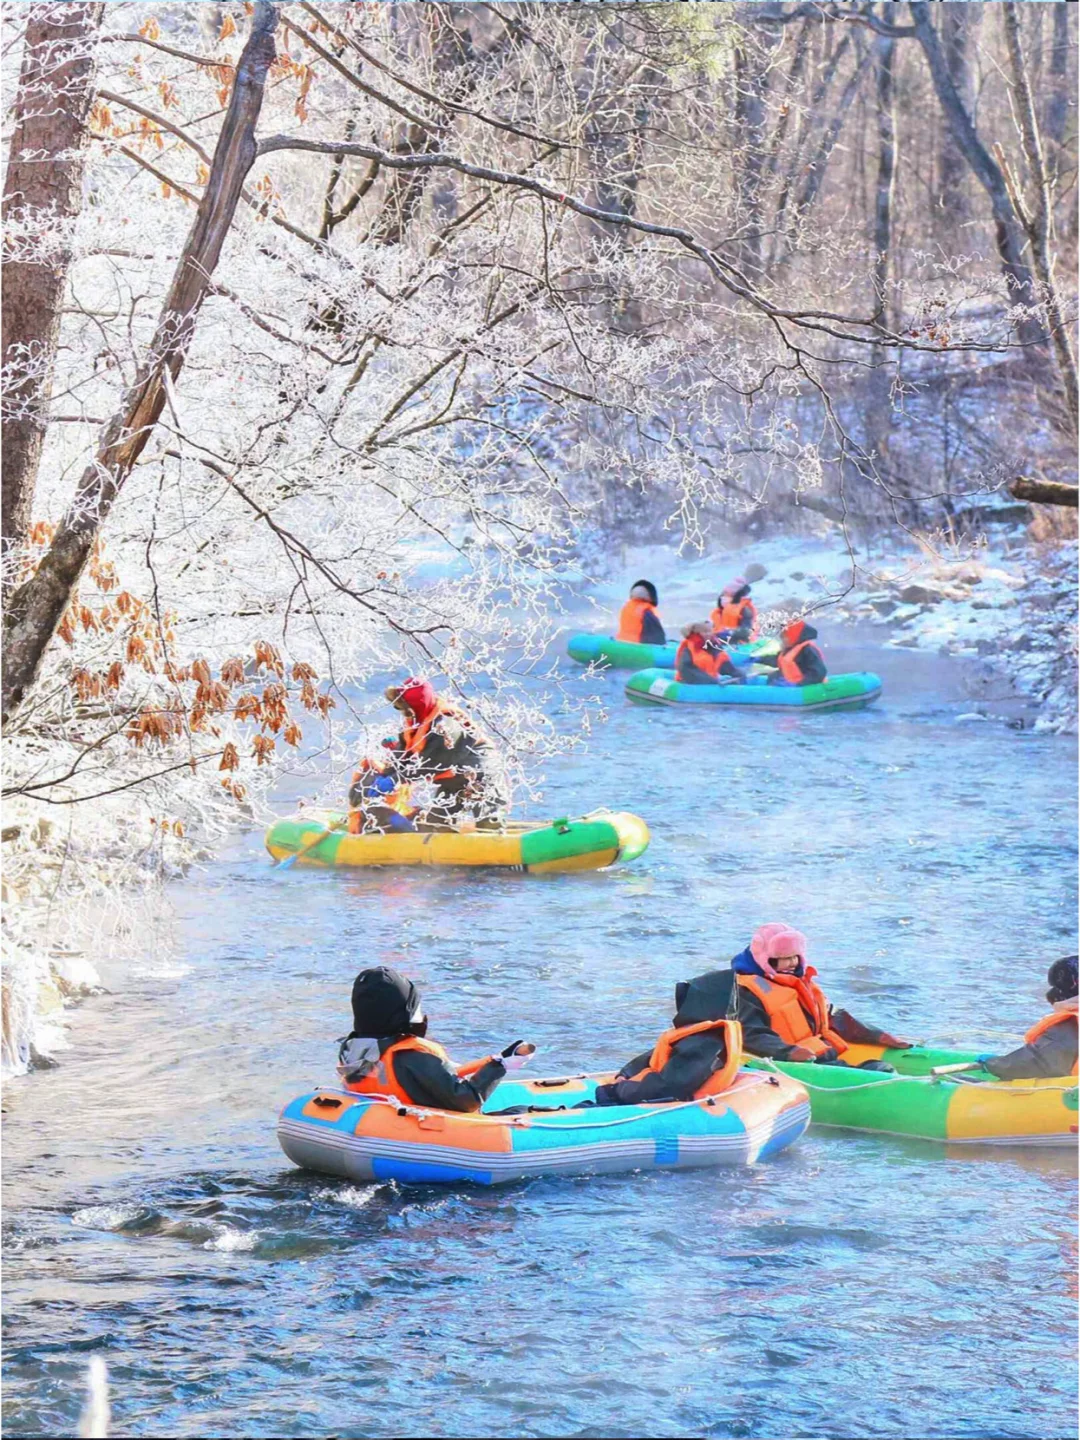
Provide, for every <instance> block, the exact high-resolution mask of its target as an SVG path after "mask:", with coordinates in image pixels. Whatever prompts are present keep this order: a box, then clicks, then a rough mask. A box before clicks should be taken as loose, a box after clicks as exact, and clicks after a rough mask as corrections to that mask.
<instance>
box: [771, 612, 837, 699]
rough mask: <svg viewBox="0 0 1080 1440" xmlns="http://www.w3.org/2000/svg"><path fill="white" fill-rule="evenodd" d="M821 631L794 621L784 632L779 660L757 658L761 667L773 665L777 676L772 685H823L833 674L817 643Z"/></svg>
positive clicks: (781, 633)
mask: <svg viewBox="0 0 1080 1440" xmlns="http://www.w3.org/2000/svg"><path fill="white" fill-rule="evenodd" d="M817 633H818V632H817V631H816V630H815V629H814V627H813V625H808V624H807V623H806V621H805V620H793V621H792V622H791V624H790V625H785V626H784V628H783V630H781V632H780V644H781V647H782V648H781V650H780V653H779V655H777V657H776V659H775V660H770V659H768V658H767V657H766V656H764V655H759V656H757V657H756V659H757V661H758V663H759V664H761V665H769V666H773V667H775V669H776V674H775V675H770V676H769V684H770V685H820V684H821V682H822V680H824V679H825V678H826V677H827V676H828V673H829V670H828V667H827V666H826V664H825V656H824V655H823V654H822V653H821V651H820V649H819V648H818V647H817V645H815V644H814V641H815V640H816V639H817Z"/></svg>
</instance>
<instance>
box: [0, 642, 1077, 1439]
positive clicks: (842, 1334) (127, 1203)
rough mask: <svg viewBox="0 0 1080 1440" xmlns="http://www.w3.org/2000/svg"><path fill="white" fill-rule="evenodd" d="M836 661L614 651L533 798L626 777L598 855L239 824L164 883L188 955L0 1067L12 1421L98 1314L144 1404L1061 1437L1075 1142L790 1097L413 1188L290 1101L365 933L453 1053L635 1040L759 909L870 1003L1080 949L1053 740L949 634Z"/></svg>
mask: <svg viewBox="0 0 1080 1440" xmlns="http://www.w3.org/2000/svg"><path fill="white" fill-rule="evenodd" d="M845 660H846V661H847V665H845V664H844V662H845ZM832 661H833V665H834V667H835V668H838V669H839V668H851V666H852V664H853V663H857V664H859V665H868V666H870V667H871V668H876V669H879V670H880V671H881V672H882V673H883V674H884V675H885V679H886V686H887V688H886V692H885V698H884V703H882V704H880V705H879V706H877V707H875V708H873V709H871V710H868V711H866V712H863V713H859V714H850V715H835V716H833V715H828V716H812V715H811V716H803V717H798V716H793V717H787V716H782V715H750V714H745V713H743V714H737V715H735V714H732V715H728V714H725V713H722V712H721V713H705V714H702V713H701V712H689V713H687V712H681V711H679V712H677V711H669V710H663V711H654V710H647V709H641V708H636V707H632V706H630V705H628V704H625V703H624V702H623V701H622V698H621V684H622V678H624V677H620V676H611V677H609V678H607V679H605V680H604V681H602V682H601V688H602V689H603V690H604V691H605V692H606V693H607V694H608V696H609V698H610V700H611V704H612V713H611V717H610V719H609V721H608V722H607V723H606V724H605V725H603V726H602V727H600V728H598V729H597V730H596V732H595V733H594V736H593V740H592V746H591V749H590V751H589V753H588V755H587V756H585V755H582V756H575V757H572V758H570V759H568V760H566V761H563V762H559V763H558V764H552V765H551V766H550V767H549V768H550V772H551V773H550V776H549V786H548V799H547V801H546V802H545V805H544V809H545V811H547V813H549V814H552V815H554V814H559V813H564V812H567V811H569V812H570V813H580V812H581V811H582V810H585V809H589V808H592V807H594V806H596V805H599V804H603V803H608V804H612V805H614V806H624V807H625V808H632V809H634V810H637V811H638V812H640V813H641V814H642V815H644V816H645V817H646V818H647V819H648V821H649V823H650V825H651V827H652V832H653V843H652V846H651V848H650V849H649V851H648V852H647V853H646V855H645V856H644V857H643V858H642V860H640V861H639V862H637V863H636V864H635V865H633V866H630V867H628V868H626V869H622V870H616V871H612V872H610V873H607V874H595V875H581V876H572V875H571V876H563V877H559V876H553V877H548V878H546V879H543V878H539V877H536V878H533V877H526V876H499V875H492V874H488V875H484V874H467V873H454V872H442V873H439V872H430V873H407V872H389V871H388V872H385V873H379V872H369V873H363V872H354V873H352V874H349V873H348V872H338V873H331V872H326V873H319V872H305V871H297V870H295V869H294V870H292V871H291V872H286V873H285V874H284V875H279V874H276V873H273V872H272V871H271V870H270V868H269V867H268V864H267V862H266V857H265V854H264V852H263V851H262V850H261V843H260V837H259V836H258V835H250V836H247V837H242V838H241V839H239V840H238V841H237V842H236V844H235V845H234V847H233V848H232V849H231V850H230V852H229V853H227V854H226V855H224V856H223V857H222V859H221V860H220V862H218V863H216V864H215V865H213V866H211V867H210V868H209V869H208V870H206V871H205V872H203V873H201V874H199V875H195V876H193V877H191V878H190V879H189V880H188V881H186V882H185V883H184V884H182V885H180V886H177V887H176V889H175V894H174V901H175V905H176V909H177V918H176V920H175V928H176V930H177V933H178V938H179V951H180V959H179V961H176V960H173V961H170V962H167V963H166V962H159V963H157V964H156V965H155V964H147V965H142V966H140V967H137V968H135V969H134V971H133V969H132V966H131V964H130V960H129V957H127V956H122V955H118V956H117V957H116V966H115V970H114V972H113V973H112V974H111V976H110V977H109V979H110V983H111V986H112V989H113V991H114V993H113V994H112V995H109V996H107V997H101V998H99V999H96V1000H92V1001H90V1002H88V1003H87V1004H86V1005H85V1006H84V1007H83V1008H82V1009H81V1010H80V1011H79V1013H78V1015H77V1017H76V1021H75V1026H74V1034H73V1039H74V1042H75V1047H76V1048H75V1049H74V1051H73V1052H72V1054H71V1055H70V1056H69V1058H67V1059H66V1060H65V1063H64V1064H63V1066H62V1067H61V1068H59V1069H57V1070H54V1071H50V1072H45V1073H41V1074H38V1075H35V1076H34V1077H32V1078H31V1079H30V1080H28V1081H25V1082H19V1083H18V1084H15V1085H12V1086H9V1087H8V1094H7V1099H6V1106H7V1117H6V1127H5V1137H4V1140H5V1144H4V1186H5V1207H6V1208H5V1216H6V1233H5V1292H4V1310H5V1350H6V1361H5V1381H6V1383H5V1387H4V1410H5V1416H6V1423H5V1430H6V1433H7V1434H8V1435H64V1434H70V1433H71V1430H72V1426H73V1423H74V1420H75V1417H76V1415H77V1413H78V1409H79V1405H80V1401H81V1396H80V1387H81V1384H82V1375H83V1371H84V1368H85V1360H86V1356H87V1355H88V1354H89V1353H90V1352H93V1351H100V1352H101V1353H102V1354H104V1355H105V1357H106V1358H107V1360H108V1362H109V1369H110V1376H111V1381H112V1387H113V1402H114V1414H115V1424H116V1430H117V1433H123V1434H133V1435H151V1436H165V1435H178V1436H196V1435H206V1434H210V1435H224V1436H274V1435H304V1436H307V1435H311V1436H325V1435H337V1436H346V1437H349V1436H391V1435H409V1434H413V1435H416V1434H419V1435H436V1436H438V1435H446V1436H468V1435H476V1434H496V1435H500V1434H503V1435H505V1434H514V1435H540V1436H544V1435H605V1436H621V1435H626V1436H636V1435H656V1436H680V1435H687V1434H701V1435H709V1436H714V1435H715V1436H753V1437H771V1436H778V1435H806V1436H837V1435H840V1436H842V1435H860V1434H862V1435H866V1434H875V1435H888V1436H910V1435H926V1436H942V1437H945V1436H963V1437H966V1436H1037V1437H1052V1436H1059V1435H1066V1434H1073V1433H1075V1428H1076V1371H1075V1359H1074V1340H1075V1300H1074V1294H1075V1285H1074V1282H1073V1277H1074V1274H1075V1267H1076V1260H1077V1256H1076V1230H1075V1189H1076V1178H1075V1177H1076V1169H1075V1159H1074V1157H1072V1156H1071V1155H1068V1154H1063V1153H1060V1152H1055V1153H1043V1154H1035V1153H1031V1154H1023V1153H1011V1154H1010V1153H993V1152H987V1151H974V1150H968V1151H965V1150H962V1149H953V1150H949V1151H945V1150H942V1149H941V1148H940V1147H935V1146H931V1145H929V1144H921V1143H917V1142H902V1141H898V1140H889V1139H885V1138H882V1139H877V1138H874V1137H870V1136H857V1135H851V1136H844V1135H839V1134H834V1133H830V1132H827V1131H814V1130H811V1131H810V1132H808V1134H807V1135H806V1136H805V1137H804V1139H803V1140H802V1141H801V1142H800V1143H799V1144H798V1145H796V1146H795V1147H793V1148H791V1149H789V1150H788V1151H786V1152H785V1153H784V1154H782V1155H781V1156H779V1157H777V1158H776V1159H774V1160H772V1161H769V1162H766V1163H763V1164H761V1165H759V1166H757V1167H754V1168H750V1169H745V1170H741V1171H723V1170H715V1171H697V1172H682V1173H673V1172H657V1173H649V1174H629V1175H620V1176H606V1177H603V1178H599V1179H593V1180H589V1179H572V1180H571V1179H544V1180H537V1181H533V1182H530V1183H524V1184H518V1185H514V1186H510V1187H507V1188H504V1189H496V1190H483V1189H480V1188H469V1187H460V1188H457V1189H441V1188H438V1187H434V1186H433V1187H418V1188H410V1189H399V1188H398V1187H396V1186H394V1185H392V1184H380V1185H372V1186H356V1185H349V1184H346V1183H344V1182H332V1181H329V1180H327V1179H326V1178H320V1177H317V1176H311V1175H306V1174H302V1173H300V1172H298V1171H296V1170H294V1169H292V1168H291V1167H290V1166H289V1165H288V1163H287V1162H286V1161H285V1160H284V1157H283V1156H282V1155H281V1153H280V1151H279V1150H278V1147H277V1144H276V1141H275V1139H274V1120H275V1116H276V1112H277V1109H278V1108H279V1107H280V1105H281V1104H282V1103H284V1101H286V1100H287V1099H289V1098H290V1097H291V1096H293V1095H294V1094H297V1093H299V1092H300V1091H301V1090H302V1089H303V1088H305V1087H308V1086H310V1085H311V1084H312V1083H314V1082H317V1081H321V1080H326V1079H329V1078H330V1077H331V1075H332V1065H333V1061H334V1058H335V1057H334V1048H335V1047H334V1045H333V1041H334V1038H335V1037H337V1036H339V1035H341V1034H343V1033H344V1031H345V1030H347V1029H348V1026H349V1020H348V1008H349V1007H348V996H349V988H350V984H351V980H352V976H353V974H354V973H355V971H356V970H357V969H359V968H361V967H362V966H364V965H370V964H375V963H386V964H392V965H395V966H398V967H399V968H402V969H404V970H406V971H407V972H408V973H409V974H410V975H411V976H412V977H413V978H414V979H415V980H416V981H417V983H418V984H419V985H420V987H421V989H422V991H423V993H424V995H425V998H426V1000H427V1005H428V1010H429V1013H430V1014H431V1016H432V1030H433V1034H435V1035H436V1036H437V1037H438V1038H439V1039H441V1040H443V1041H444V1042H445V1043H446V1044H447V1045H448V1046H449V1048H450V1049H451V1052H452V1053H453V1054H454V1055H455V1056H457V1057H458V1058H460V1059H465V1058H468V1057H470V1056H472V1055H473V1054H474V1053H484V1052H486V1051H487V1050H488V1049H490V1048H491V1046H492V1045H494V1044H498V1045H502V1044H505V1043H507V1042H509V1041H510V1040H513V1039H516V1038H518V1037H519V1036H521V1035H524V1036H527V1037H529V1038H530V1039H532V1040H534V1041H536V1042H537V1044H538V1045H540V1046H541V1047H542V1049H543V1052H544V1053H543V1056H542V1069H543V1071H545V1072H547V1073H551V1074H554V1073H558V1072H560V1071H563V1070H570V1069H576V1068H579V1067H582V1066H585V1067H589V1068H602V1067H604V1066H606V1065H610V1064H618V1063H621V1062H622V1061H623V1060H624V1059H627V1058H629V1056H631V1055H632V1054H634V1053H636V1052H637V1051H639V1050H640V1049H642V1048H643V1047H644V1045H645V1044H646V1043H648V1042H650V1041H651V1040H652V1039H653V1038H655V1036H656V1035H657V1034H659V1032H660V1031H661V1030H662V1029H664V1028H665V1027H666V1025H667V1023H668V1021H669V1017H670V1015H671V1012H672V992H673V986H674V984H675V982H676V981H677V980H679V979H680V978H683V977H685V976H688V975H691V974H694V973H697V972H698V971H700V970H702V969H704V968H706V967H708V966H710V965H712V964H714V963H716V962H720V961H724V960H726V959H727V958H728V957H730V956H731V955H732V954H733V953H734V952H735V951H736V950H737V949H739V948H741V947H742V946H743V945H744V944H745V943H746V940H747V938H748V935H749V932H750V931H751V930H752V928H753V927H754V926H755V925H756V924H758V923H760V922H762V921H764V920H769V919H784V920H787V921H789V922H791V923H794V924H797V925H799V926H800V927H801V928H802V929H803V930H805V931H806V932H807V934H808V935H809V936H810V939H811V944H812V951H813V953H812V958H813V959H814V961H815V963H816V964H817V965H818V968H819V970H820V971H821V976H822V980H823V982H824V984H825V987H826V989H827V992H828V993H829V995H830V996H831V997H832V998H834V999H835V1000H837V1001H839V1002H844V1003H846V1004H848V1005H850V1008H852V1009H853V1010H854V1011H855V1013H856V1014H858V1015H860V1016H866V1017H868V1018H871V1019H874V1020H878V1021H880V1022H882V1023H884V1024H888V1025H889V1026H890V1027H891V1028H895V1029H897V1030H900V1031H906V1032H908V1033H915V1034H917V1035H919V1036H921V1037H924V1038H927V1039H931V1038H932V1039H935V1040H938V1041H941V1042H946V1043H947V1042H961V1041H966V1042H977V1043H979V1044H985V1045H986V1046H987V1047H996V1046H1001V1047H1004V1046H1006V1045H1008V1044H1010V1043H1012V1042H1014V1040H1015V1038H1016V1037H1017V1036H1018V1035H1019V1034H1020V1033H1021V1032H1022V1031H1023V1030H1024V1029H1025V1028H1026V1027H1027V1026H1029V1025H1030V1024H1031V1023H1033V1021H1034V1020H1035V1019H1036V1018H1038V1017H1039V1016H1040V1015H1041V1014H1042V1013H1043V1009H1044V1006H1043V1004H1042V990H1043V988H1044V987H1043V984H1042V983H1041V982H1042V979H1043V973H1044V971H1045V966H1046V964H1047V962H1048V961H1049V960H1050V959H1053V958H1054V957H1055V956H1057V955H1058V954H1061V953H1064V952H1065V951H1067V950H1069V949H1072V948H1075V947H1074V937H1073V933H1072V932H1073V924H1074V919H1075V911H1076V896H1075V885H1074V878H1075V873H1076V867H1075V807H1076V794H1075V788H1076V787H1075V776H1076V757H1075V747H1074V743H1073V742H1072V741H1071V740H1063V739H1056V738H1037V737H1032V736H1030V735H1025V734H1017V733H1015V732H1011V731H1009V730H1007V729H1005V728H1004V727H1001V726H998V725H993V724H981V725H980V724H971V725H966V724H960V723H957V716H958V715H959V714H960V713H962V712H963V711H964V709H965V708H966V706H965V705H964V703H963V702H962V700H960V699H959V697H958V696H957V695H956V692H955V690H953V691H952V692H951V695H952V697H953V698H949V696H950V691H949V690H948V686H949V685H950V684H952V685H955V676H954V674H953V673H951V672H949V671H948V670H946V669H945V667H943V666H942V664H941V662H939V661H937V660H932V659H927V658H926V657H920V656H912V655H907V654H899V655H898V654H894V653H885V654H883V653H877V652H873V653H872V652H856V651H854V650H851V651H849V652H848V654H847V655H846V656H845V654H844V652H843V651H842V649H841V648H840V647H835V648H834V650H833V653H832ZM943 695H944V696H945V697H946V698H945V699H942V696H943Z"/></svg>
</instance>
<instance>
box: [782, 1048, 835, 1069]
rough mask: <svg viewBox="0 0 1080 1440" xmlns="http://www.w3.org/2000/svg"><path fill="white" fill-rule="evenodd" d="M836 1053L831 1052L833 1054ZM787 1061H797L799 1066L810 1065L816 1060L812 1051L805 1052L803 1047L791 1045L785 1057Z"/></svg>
mask: <svg viewBox="0 0 1080 1440" xmlns="http://www.w3.org/2000/svg"><path fill="white" fill-rule="evenodd" d="M835 1053H836V1052H835V1051H833V1054H835ZM785 1058H786V1059H788V1060H798V1061H799V1062H800V1063H801V1064H805V1065H812V1064H813V1063H814V1061H815V1060H816V1059H817V1056H816V1055H815V1054H814V1052H813V1050H807V1048H806V1046H805V1045H793V1046H792V1047H791V1049H790V1050H789V1051H788V1053H787V1056H786V1057H785Z"/></svg>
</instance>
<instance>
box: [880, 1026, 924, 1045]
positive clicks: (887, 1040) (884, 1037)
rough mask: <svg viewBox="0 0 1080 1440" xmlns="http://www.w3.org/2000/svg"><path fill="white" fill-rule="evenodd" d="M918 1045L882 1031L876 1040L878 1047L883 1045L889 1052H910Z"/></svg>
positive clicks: (915, 1041) (916, 1042) (913, 1041)
mask: <svg viewBox="0 0 1080 1440" xmlns="http://www.w3.org/2000/svg"><path fill="white" fill-rule="evenodd" d="M918 1043H919V1042H918V1041H917V1040H903V1039H901V1037H900V1036H899V1035H890V1034H889V1032H888V1031H887V1030H882V1032H881V1037H880V1039H879V1040H878V1044H879V1045H885V1046H887V1047H888V1048H889V1049H890V1050H912V1049H914V1047H915V1046H916V1045H917V1044H918Z"/></svg>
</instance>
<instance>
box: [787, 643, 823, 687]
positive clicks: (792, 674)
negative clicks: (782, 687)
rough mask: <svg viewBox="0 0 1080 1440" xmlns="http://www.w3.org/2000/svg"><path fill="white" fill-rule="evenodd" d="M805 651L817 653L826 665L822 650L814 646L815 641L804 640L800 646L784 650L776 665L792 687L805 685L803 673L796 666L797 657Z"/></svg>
mask: <svg viewBox="0 0 1080 1440" xmlns="http://www.w3.org/2000/svg"><path fill="white" fill-rule="evenodd" d="M803 650H813V651H815V652H816V653H817V654H818V655H820V656H821V663H822V664H823V665H824V664H825V656H824V655H822V654H821V651H820V649H819V648H818V647H817V646H816V645H815V644H814V642H813V640H802V641H800V642H799V644H798V645H793V646H792V647H791V649H790V650H782V651H781V652H780V654H779V655H778V656H777V657H776V663H777V665H778V666H779V667H780V674H781V675H782V676H783V677H784V679H785V680H787V681H788V683H789V684H791V685H801V684H802V683H803V673H802V671H801V670H800V669H799V667H798V666H797V665H796V664H795V657H796V655H799V654H801V652H802V651H803Z"/></svg>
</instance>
